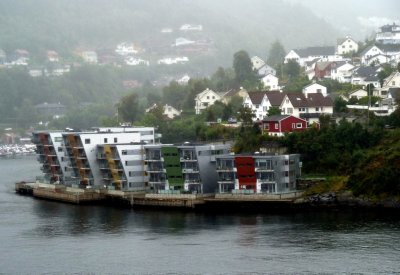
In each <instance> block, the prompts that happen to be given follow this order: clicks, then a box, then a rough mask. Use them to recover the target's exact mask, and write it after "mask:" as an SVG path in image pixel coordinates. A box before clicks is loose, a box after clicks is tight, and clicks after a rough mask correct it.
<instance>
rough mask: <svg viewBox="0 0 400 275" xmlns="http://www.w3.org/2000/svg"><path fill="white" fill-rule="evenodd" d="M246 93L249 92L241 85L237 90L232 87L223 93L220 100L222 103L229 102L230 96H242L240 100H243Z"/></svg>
mask: <svg viewBox="0 0 400 275" xmlns="http://www.w3.org/2000/svg"><path fill="white" fill-rule="evenodd" d="M248 95H249V93H248V92H247V90H246V89H244V88H243V87H240V89H239V90H235V89H232V90H229V91H227V92H226V93H224V94H223V96H222V99H221V102H222V103H224V104H228V103H229V102H231V100H232V98H233V97H235V96H237V97H240V98H242V100H243V101H244V99H245V98H246V97H247V96H248Z"/></svg>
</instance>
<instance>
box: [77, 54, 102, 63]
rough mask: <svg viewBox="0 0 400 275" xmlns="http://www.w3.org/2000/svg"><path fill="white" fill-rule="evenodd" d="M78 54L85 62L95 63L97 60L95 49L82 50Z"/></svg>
mask: <svg viewBox="0 0 400 275" xmlns="http://www.w3.org/2000/svg"><path fill="white" fill-rule="evenodd" d="M80 55H81V57H82V59H83V61H85V62H86V63H90V64H97V62H98V59H97V53H96V52H95V51H82V52H81V54H80Z"/></svg>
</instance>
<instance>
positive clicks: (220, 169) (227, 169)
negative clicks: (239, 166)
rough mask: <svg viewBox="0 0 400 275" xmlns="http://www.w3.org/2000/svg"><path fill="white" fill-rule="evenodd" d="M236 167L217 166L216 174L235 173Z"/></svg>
mask: <svg viewBox="0 0 400 275" xmlns="http://www.w3.org/2000/svg"><path fill="white" fill-rule="evenodd" d="M235 171H236V167H233V166H217V172H235Z"/></svg>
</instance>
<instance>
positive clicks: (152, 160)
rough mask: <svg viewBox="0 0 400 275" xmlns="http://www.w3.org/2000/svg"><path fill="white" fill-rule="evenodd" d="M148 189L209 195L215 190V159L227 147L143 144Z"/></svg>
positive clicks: (225, 150)
mask: <svg viewBox="0 0 400 275" xmlns="http://www.w3.org/2000/svg"><path fill="white" fill-rule="evenodd" d="M144 148H145V170H146V172H147V174H148V184H149V189H150V190H153V191H154V192H159V191H160V190H172V191H183V192H192V193H193V192H195V193H213V192H215V189H216V188H217V185H216V181H217V173H216V171H215V160H216V159H215V158H216V156H218V155H223V154H227V153H228V152H229V150H230V146H229V145H224V144H221V145H189V144H184V145H166V144H164V145H162V144H159V145H145V146H144Z"/></svg>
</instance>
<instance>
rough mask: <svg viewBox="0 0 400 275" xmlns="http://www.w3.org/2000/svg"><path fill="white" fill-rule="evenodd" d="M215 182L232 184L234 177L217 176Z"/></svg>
mask: <svg viewBox="0 0 400 275" xmlns="http://www.w3.org/2000/svg"><path fill="white" fill-rule="evenodd" d="M217 182H218V184H220V183H231V184H234V183H235V179H234V178H219V179H218V181H217Z"/></svg>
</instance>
